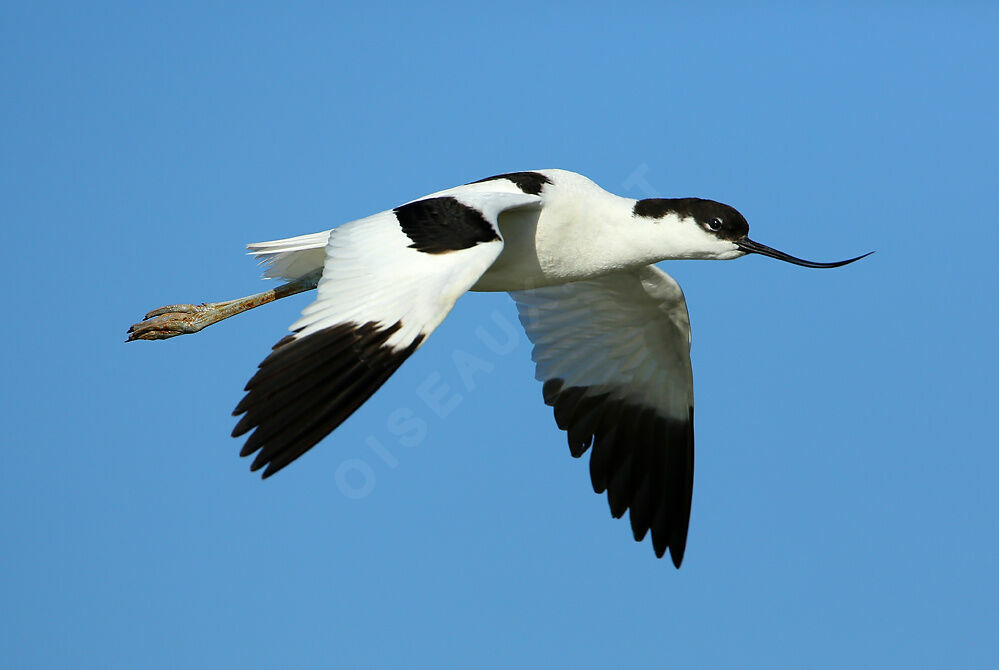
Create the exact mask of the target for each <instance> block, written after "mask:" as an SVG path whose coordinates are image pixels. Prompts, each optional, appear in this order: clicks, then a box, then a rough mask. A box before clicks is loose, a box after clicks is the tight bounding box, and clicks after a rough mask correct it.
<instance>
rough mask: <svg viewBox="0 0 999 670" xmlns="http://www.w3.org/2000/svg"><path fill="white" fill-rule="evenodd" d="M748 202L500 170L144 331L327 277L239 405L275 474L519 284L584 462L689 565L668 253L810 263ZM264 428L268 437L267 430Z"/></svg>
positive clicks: (616, 504) (275, 246) (553, 399)
mask: <svg viewBox="0 0 999 670" xmlns="http://www.w3.org/2000/svg"><path fill="white" fill-rule="evenodd" d="M748 233H749V224H748V223H747V222H746V219H745V218H744V217H743V216H742V214H740V213H739V212H738V211H736V210H735V209H734V208H732V207H730V206H728V205H724V204H722V203H720V202H715V201H712V200H704V199H701V198H648V199H644V200H634V199H631V198H624V197H620V196H617V195H614V194H612V193H609V192H607V191H605V190H604V189H602V188H600V187H599V186H597V185H596V184H595V183H594V182H593V181H591V180H589V179H587V178H586V177H584V176H582V175H579V174H576V173H574V172H568V171H565V170H535V171H529V172H512V173H507V174H501V175H496V176H494V177H489V178H486V179H481V180H479V181H475V182H471V183H469V184H465V185H463V186H458V187H455V188H450V189H447V190H444V191H439V192H437V193H432V194H430V195H428V196H425V197H422V198H418V199H416V200H413V201H411V202H407V203H405V204H402V205H399V206H398V207H396V208H394V209H391V210H388V211H384V212H381V213H379V214H374V215H372V216H369V217H366V218H363V219H358V220H356V221H351V222H349V223H345V224H343V225H341V226H339V227H337V228H333V229H332V230H324V231H322V232H319V233H314V234H311V235H302V236H299V237H291V238H288V239H284V240H275V241H273V242H260V243H257V244H251V245H249V246H248V249H249V253H250V254H251V255H253V256H256V257H257V258H259V259H260V260H261V261H262V262H263V263H264V264H266V270H265V273H264V276H265V277H269V278H274V279H284V280H287V282H286V283H284V284H282V285H280V286H278V287H277V288H274V289H272V290H270V291H265V292H263V293H258V294H256V295H251V296H248V297H245V298H240V299H237V300H228V301H224V302H214V303H202V304H199V305H169V306H167V307H162V308H160V309H157V310H154V311H152V312H149V314H147V315H146V317H145V320H143V321H141V322H139V323H137V324H134V325H133V326H132V327H131V328H129V331H128V341H133V340H156V339H165V338H170V337H174V336H177V335H183V334H186V333H195V332H198V331H200V330H202V329H203V328H205V327H206V326H209V325H211V324H213V323H217V322H218V321H221V320H223V319H227V318H229V317H231V316H234V315H236V314H239V313H241V312H245V311H246V310H248V309H251V308H254V307H258V306H260V305H263V304H265V303H268V302H271V301H273V300H276V299H278V298H282V297H285V296H288V295H293V294H296V293H300V292H302V291H307V290H311V289H318V290H317V295H316V299H315V300H314V301H313V302H312V303H311V304H310V305H309V306H307V307H306V308H305V309H304V310H303V311H302V315H301V318H299V319H298V320H297V321H296V322H295V323H293V324H292V325H291V328H290V330H291V334H290V335H287V336H286V337H284V338H283V339H281V340H279V341H278V342H277V344H275V345H274V348H273V350H272V352H271V353H270V355H268V356H267V357H266V358H265V359H264V360H263V361H262V362H261V363H260V366H259V369H258V370H257V372H256V374H254V375H253V377H252V378H251V379H250V380H249V382H247V384H246V389H245V390H246V395H245V396H244V397H243V399H242V400H241V401H240V403H239V404H238V405H237V406H236V409H235V410H234V412H233V414H234V415H235V416H240V419H239V421H238V422H237V424H236V426H235V428H234V429H233V431H232V434H233V436H234V437H239V436H241V435H244V434H246V433H250V435H249V437H248V438H247V439H246V443H245V444H244V446H243V449H242V451H241V452H240V456H250V455H252V454H256V456H255V458H254V460H253V463H252V464H251V465H250V469H251V470H254V471H256V470H259V469H261V468H263V469H264V471H263V477H265V478H266V477H269V476H271V475H273V474H274V473H276V472H278V471H279V470H281V469H282V468H284V467H285V466H287V465H288V464H289V463H291V462H292V461H294V460H295V459H297V458H298V457H299V456H301V455H302V454H304V453H305V452H306V451H308V450H309V449H310V448H312V447H313V446H314V445H316V444H317V443H318V442H319V441H320V440H322V439H323V438H324V437H325V436H326V435H328V434H329V433H330V432H331V431H333V430H334V429H336V428H337V426H339V425H340V424H341V423H343V421H344V420H346V419H347V417H349V416H350V415H351V414H352V413H353V412H354V410H356V409H357V408H358V407H360V406H361V404H363V403H364V402H365V401H366V400H367V399H368V398H370V397H371V395H372V394H373V393H374V392H375V391H377V390H378V388H379V387H380V386H381V385H382V384H383V383H385V380H387V379H388V378H389V377H390V376H391V375H392V373H393V372H395V371H396V369H398V367H399V366H400V365H401V364H402V362H403V361H405V360H406V359H407V358H408V357H409V356H410V355H411V354H412V353H413V352H414V351H416V350H417V349H418V348H419V347H420V346H421V345H422V344H423V343H424V342H425V341H426V339H427V337H428V336H429V335H430V334H431V333H432V332H433V331H434V329H435V328H437V326H438V325H440V323H441V321H443V320H444V317H445V316H447V314H448V312H450V311H451V308H452V307H453V306H454V304H455V302H456V301H457V300H458V298H459V297H461V296H462V295H463V294H464V293H465V292H466V291H508V292H509V293H510V295H511V296H512V297H513V299H514V301H515V302H516V304H517V309H518V311H519V314H520V320H521V322H522V324H523V326H524V329H525V330H526V332H527V336H528V338H529V339H530V340H531V342H532V344H533V346H534V348H533V353H532V358H533V360H534V361H535V363H536V364H537V375H536V376H537V379H538V380H539V381H541V382H542V383H543V386H542V396H543V398H544V402H545V403H546V404H548V405H550V406H551V407H553V408H554V414H555V422H556V423H557V424H558V427H559V428H560V429H562V430H564V431H566V433H567V434H568V441H569V451H570V453H571V454H572V455H573V456H575V457H577V458H578V457H580V456H582V455H583V454H584V453H585V452H586V451H587V450H589V451H590V478H591V480H592V484H593V489H594V491H596V492H597V493H602V492H604V491H606V492H607V500H608V503H609V504H610V510H611V514H612V515H613V516H614V517H615V518H620V517H621V516H623V515H624V513H625V512H626V511H629V510H630V520H631V528H632V532H633V534H634V537H635V540H637V541H641V540H642V539H643V538H644V537H645V535H646V534H649V533H650V534H651V536H652V546H653V549H654V550H655V554H656V556H657V557H660V558H661V557H662V556H663V555H664V554H665V553H666V550H667V549H668V550H669V553H670V557H671V559H672V561H673V564H674V565H675V566H676V567H678V568H679V567H680V563H681V561H682V560H683V553H684V549H685V547H686V542H687V527H688V523H689V519H690V503H691V495H692V492H693V482H694V395H693V379H692V375H691V366H690V321H689V319H688V315H687V305H686V302H685V301H684V297H683V292H682V291H681V289H680V286H679V285H678V284H677V283H676V281H674V280H673V278H672V277H670V276H669V275H668V274H666V273H665V272H663V271H662V270H660V269H659V268H657V267H656V266H655V265H653V264H654V263H658V262H660V261H664V260H674V259H707V260H728V259H733V258H739V257H741V256H745V255H746V254H761V255H763V256H769V257H771V258H776V259H779V260H782V261H787V262H789V263H794V264H796V265H802V266H805V267H812V268H831V267H838V266H841V265H846V264H847V263H852V262H854V261H856V260H859V259H860V258H863V257H864V256H866V255H868V254H864V256H858V257H857V258H851V259H849V260H845V261H839V262H835V263H815V262H812V261H805V260H802V259H800V258H795V257H794V256H790V255H788V254H785V253H783V252H781V251H777V250H776V249H772V248H770V247H768V246H765V245H763V244H760V243H758V242H754V241H753V240H751V239H749V237H748ZM250 431H252V433H251V432H250Z"/></svg>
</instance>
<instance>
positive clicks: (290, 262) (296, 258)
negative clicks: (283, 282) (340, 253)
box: [246, 230, 330, 280]
mask: <svg viewBox="0 0 999 670" xmlns="http://www.w3.org/2000/svg"><path fill="white" fill-rule="evenodd" d="M329 238H330V231H329V230H324V231H322V232H320V233H312V234H310V235H299V236H298V237H289V238H287V239H283V240H272V241H270V242H256V243H254V244H248V245H247V246H246V248H247V250H248V253H249V254H250V255H251V256H255V257H256V258H257V259H258V260H259V261H260V264H261V265H265V266H266V268H265V269H264V278H266V279H288V280H295V279H299V278H301V277H304V276H305V275H307V274H309V273H310V272H315V271H316V270H321V269H322V267H323V263H324V262H325V260H326V243H327V242H328V241H329Z"/></svg>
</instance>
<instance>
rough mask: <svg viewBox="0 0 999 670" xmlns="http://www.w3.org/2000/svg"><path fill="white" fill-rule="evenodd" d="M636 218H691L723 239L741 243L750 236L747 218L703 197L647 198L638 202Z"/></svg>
mask: <svg viewBox="0 0 999 670" xmlns="http://www.w3.org/2000/svg"><path fill="white" fill-rule="evenodd" d="M634 213H635V216H644V217H648V218H651V219H661V218H663V217H664V216H666V215H667V214H676V215H677V216H679V217H680V218H692V219H694V220H695V221H697V223H699V224H700V225H701V227H702V228H704V229H705V230H706V231H707V232H709V233H711V234H712V235H714V236H716V237H719V238H721V239H723V240H733V241H734V240H738V239H741V238H743V237H745V236H746V235H748V234H749V223H748V222H747V221H746V217H744V216H743V215H742V214H740V213H739V211H738V210H737V209H735V208H734V207H729V206H728V205H726V204H723V203H720V202H715V201H714V200H704V199H702V198H646V199H645V200H639V201H638V202H636V203H635V208H634Z"/></svg>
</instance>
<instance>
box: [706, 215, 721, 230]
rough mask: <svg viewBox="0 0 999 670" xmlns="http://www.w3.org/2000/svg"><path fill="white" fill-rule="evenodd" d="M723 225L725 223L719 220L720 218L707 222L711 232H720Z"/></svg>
mask: <svg viewBox="0 0 999 670" xmlns="http://www.w3.org/2000/svg"><path fill="white" fill-rule="evenodd" d="M724 223H725V222H724V221H722V220H721V217H717V216H716V217H715V218H713V219H711V220H710V221H708V228H710V229H711V230H721V227H722V225H723V224H724Z"/></svg>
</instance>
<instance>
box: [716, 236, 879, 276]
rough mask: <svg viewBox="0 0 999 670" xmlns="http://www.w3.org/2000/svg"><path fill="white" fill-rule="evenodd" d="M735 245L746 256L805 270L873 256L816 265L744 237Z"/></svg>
mask: <svg viewBox="0 0 999 670" xmlns="http://www.w3.org/2000/svg"><path fill="white" fill-rule="evenodd" d="M735 245H736V246H737V247H739V248H740V249H742V250H743V251H745V252H746V253H747V254H760V255H761V256H769V257H770V258H776V259H777V260H779V261H787V262H788V263H794V264H795V265H801V266H804V267H806V268H838V267H840V266H841V265H847V264H848V263H852V262H854V261H859V260H860V259H861V258H865V257H867V256H870V255H871V254H873V253H874V252H873V251H868V252H867V253H866V254H864V255H863V256H857V257H856V258H851V259H849V260H845V261H836V262H835V263H816V262H815V261H806V260H802V259H800V258H795V257H794V256H792V255H790V254H785V253H784V252H783V251H777V250H776V249H772V248H770V247H768V246H767V245H765V244H760V243H759V242H753V241H752V240H751V239H749V238H748V237H744V238H742V239H741V240H736V242H735Z"/></svg>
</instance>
